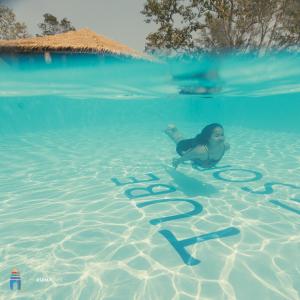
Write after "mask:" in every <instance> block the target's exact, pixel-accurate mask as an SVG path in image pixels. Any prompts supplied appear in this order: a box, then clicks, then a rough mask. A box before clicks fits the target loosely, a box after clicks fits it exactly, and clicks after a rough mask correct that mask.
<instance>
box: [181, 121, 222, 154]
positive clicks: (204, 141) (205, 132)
mask: <svg viewBox="0 0 300 300" xmlns="http://www.w3.org/2000/svg"><path fill="white" fill-rule="evenodd" d="M215 128H223V126H222V125H221V124H218V123H212V124H209V125H207V126H205V127H204V128H203V129H202V131H201V133H200V134H198V135H196V136H195V137H194V138H193V139H187V140H182V141H180V142H179V143H178V144H177V147H176V151H177V152H178V154H179V155H182V153H183V152H184V151H187V150H189V149H192V148H195V147H197V146H199V145H204V146H207V145H208V142H209V139H210V138H211V136H212V133H213V130H214V129H215Z"/></svg>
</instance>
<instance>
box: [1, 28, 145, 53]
mask: <svg viewBox="0 0 300 300" xmlns="http://www.w3.org/2000/svg"><path fill="white" fill-rule="evenodd" d="M1 52H2V53H3V52H6V53H7V52H10V53H11V52H14V53H34V52H35V53H36V52H38V53H41V52H60V53H95V54H97V53H98V54H103V53H108V54H116V55H126V56H133V57H145V55H144V54H143V53H139V52H138V51H135V50H133V49H131V48H129V47H127V46H126V45H123V44H121V43H119V42H116V41H113V40H110V39H108V38H106V37H104V36H102V35H99V34H97V33H95V32H93V31H92V30H90V29H87V28H83V29H79V30H76V31H68V32H65V33H60V34H55V35H47V36H42V37H33V38H26V39H17V40H0V53H1Z"/></svg>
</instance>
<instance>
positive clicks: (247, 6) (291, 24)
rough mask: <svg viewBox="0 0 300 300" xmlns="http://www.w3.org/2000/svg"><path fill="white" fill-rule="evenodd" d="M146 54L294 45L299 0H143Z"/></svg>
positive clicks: (299, 36) (299, 38) (298, 36)
mask: <svg viewBox="0 0 300 300" xmlns="http://www.w3.org/2000/svg"><path fill="white" fill-rule="evenodd" d="M141 13H142V14H143V15H144V16H145V22H147V23H151V22H153V23H155V24H157V25H158V30H157V31H156V32H154V33H150V34H149V35H148V36H147V38H146V40H147V42H146V50H148V51H154V50H157V49H159V50H175V51H184V52H186V51H198V50H203V51H223V50H224V49H236V50H239V51H242V52H247V51H249V50H260V51H267V50H270V49H275V48H276V49H287V48H291V47H294V46H295V45H299V42H300V1H299V0H147V2H146V4H145V5H144V9H143V10H142V12H141Z"/></svg>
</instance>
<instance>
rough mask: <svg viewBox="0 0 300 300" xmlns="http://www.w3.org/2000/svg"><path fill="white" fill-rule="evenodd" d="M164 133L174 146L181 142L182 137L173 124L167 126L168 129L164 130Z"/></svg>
mask: <svg viewBox="0 0 300 300" xmlns="http://www.w3.org/2000/svg"><path fill="white" fill-rule="evenodd" d="M164 132H165V134H166V135H167V136H168V137H169V138H170V139H171V140H172V141H173V142H174V143H175V144H177V143H178V142H179V141H181V140H183V136H182V135H181V133H180V132H179V131H178V129H177V127H176V125H174V124H169V125H168V127H167V128H166V129H165V130H164Z"/></svg>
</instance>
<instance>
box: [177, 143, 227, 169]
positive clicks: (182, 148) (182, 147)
mask: <svg viewBox="0 0 300 300" xmlns="http://www.w3.org/2000/svg"><path fill="white" fill-rule="evenodd" d="M192 142H193V139H188V140H182V141H180V142H179V143H178V144H177V147H176V151H177V153H178V154H179V155H180V156H183V154H184V152H186V151H189V150H192V149H193V148H195V147H196V146H197V145H191V144H192ZM224 153H225V145H224V149H223V153H222V155H221V156H220V158H219V159H210V158H209V152H208V151H207V156H208V158H207V160H201V159H192V160H191V161H192V162H193V165H196V166H200V167H202V168H211V167H213V166H215V165H216V164H217V163H218V162H219V161H220V160H221V158H222V157H223V155H224Z"/></svg>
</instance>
